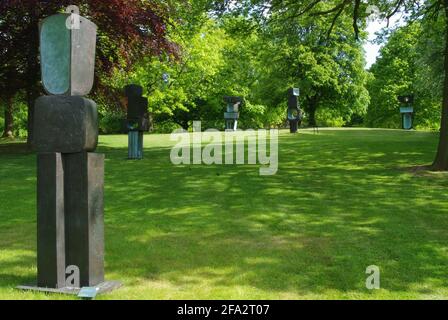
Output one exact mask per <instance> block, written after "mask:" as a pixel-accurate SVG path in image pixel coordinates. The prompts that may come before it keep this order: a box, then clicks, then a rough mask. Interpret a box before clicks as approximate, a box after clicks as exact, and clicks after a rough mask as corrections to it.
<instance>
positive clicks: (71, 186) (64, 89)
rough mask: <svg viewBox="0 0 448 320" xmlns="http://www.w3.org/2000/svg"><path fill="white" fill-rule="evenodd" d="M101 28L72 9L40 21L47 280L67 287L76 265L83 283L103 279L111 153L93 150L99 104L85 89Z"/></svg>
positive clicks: (42, 242) (39, 141)
mask: <svg viewBox="0 0 448 320" xmlns="http://www.w3.org/2000/svg"><path fill="white" fill-rule="evenodd" d="M70 8H71V9H76V10H77V8H76V7H74V6H70ZM78 12H79V11H78ZM74 21H75V22H76V23H74ZM96 30H97V27H96V25H95V24H94V23H92V22H90V21H89V20H87V19H86V18H84V17H80V16H79V15H77V13H76V12H73V11H71V12H68V13H60V14H55V15H52V16H50V17H48V18H46V19H44V20H43V21H42V22H41V23H40V47H41V48H40V53H41V68H42V83H43V86H44V88H45V90H46V92H47V93H48V94H49V95H48V96H42V97H40V98H38V99H37V100H36V104H35V120H34V128H35V140H34V145H35V149H36V151H37V285H38V287H42V288H54V289H61V288H66V287H67V286H68V284H67V274H66V273H68V272H71V271H73V270H75V271H76V272H75V271H73V272H74V274H73V277H72V280H73V284H74V285H76V286H83V287H84V286H88V287H90V286H99V285H101V284H104V223H103V215H104V204H103V193H104V191H103V189H104V155H103V154H98V153H93V151H95V149H96V147H97V144H98V119H97V106H96V104H95V102H94V101H92V100H89V99H86V98H84V97H83V95H86V94H88V93H89V92H90V90H91V89H92V85H93V76H94V64H95V46H96ZM75 278H77V279H75ZM25 289H32V288H25Z"/></svg>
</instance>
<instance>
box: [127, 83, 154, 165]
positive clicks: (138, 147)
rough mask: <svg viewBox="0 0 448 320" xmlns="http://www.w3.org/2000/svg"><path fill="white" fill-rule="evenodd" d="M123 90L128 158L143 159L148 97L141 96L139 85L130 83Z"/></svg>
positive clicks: (141, 90)
mask: <svg viewBox="0 0 448 320" xmlns="http://www.w3.org/2000/svg"><path fill="white" fill-rule="evenodd" d="M124 91H125V95H126V97H127V119H126V130H127V131H128V158H129V159H143V132H145V131H149V114H148V99H147V98H145V97H142V95H143V88H142V87H141V86H138V85H135V84H130V85H127V86H126V87H125V88H124Z"/></svg>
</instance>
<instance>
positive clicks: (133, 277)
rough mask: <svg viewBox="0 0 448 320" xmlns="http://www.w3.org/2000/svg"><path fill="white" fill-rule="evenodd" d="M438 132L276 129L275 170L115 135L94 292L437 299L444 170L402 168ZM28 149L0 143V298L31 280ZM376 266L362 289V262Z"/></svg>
mask: <svg viewBox="0 0 448 320" xmlns="http://www.w3.org/2000/svg"><path fill="white" fill-rule="evenodd" d="M436 143H437V135H436V134H435V133H429V132H415V131H413V132H404V131H399V130H367V129H351V130H322V131H321V132H320V133H319V134H313V132H312V131H301V133H299V134H297V135H291V134H289V133H288V132H286V131H281V133H280V136H279V170H278V173H277V174H276V175H274V176H260V175H259V172H258V166H257V165H212V166H207V165H191V166H190V165H181V166H174V165H172V164H171V162H170V158H169V154H170V148H171V146H172V145H173V144H174V142H170V140H169V135H147V136H145V159H144V160H142V161H127V160H125V158H126V156H127V137H126V136H125V135H117V136H101V137H100V147H99V149H98V152H103V153H105V154H106V176H105V227H106V257H105V260H106V276H107V278H108V279H111V280H122V281H123V282H124V287H123V288H121V289H119V290H117V291H115V292H113V293H110V294H107V295H104V296H100V297H99V298H100V299H108V298H111V299H339V298H341V299H411V298H422V299H434V298H436V299H437V298H445V299H447V298H448V192H447V187H448V175H447V174H440V173H439V174H435V173H419V174H415V173H412V172H411V171H410V170H409V168H410V167H412V166H416V165H422V164H428V163H430V162H431V161H432V159H433V157H434V152H435V149H436ZM35 162H36V161H35V155H33V154H26V153H23V152H22V146H21V145H20V144H13V145H11V144H5V143H4V142H3V143H2V144H0V163H1V165H0V299H8V298H12V299H55V298H56V299H58V298H61V299H62V298H67V297H64V296H59V295H45V294H34V293H24V292H21V291H18V290H16V289H14V287H15V286H17V285H20V284H27V283H29V282H32V281H33V280H34V279H35V275H36V261H35V260H36V201H35V197H36V195H35V184H36V172H35ZM369 265H377V266H379V267H380V270H381V289H379V290H367V289H366V287H365V280H366V277H367V275H366V274H365V270H366V267H367V266H369Z"/></svg>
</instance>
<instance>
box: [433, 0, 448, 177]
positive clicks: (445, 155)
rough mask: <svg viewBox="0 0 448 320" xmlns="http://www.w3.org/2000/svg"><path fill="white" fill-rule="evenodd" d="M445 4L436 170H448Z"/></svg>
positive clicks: (447, 20)
mask: <svg viewBox="0 0 448 320" xmlns="http://www.w3.org/2000/svg"><path fill="white" fill-rule="evenodd" d="M444 5H445V49H444V76H445V78H444V83H443V102H442V118H441V120H440V138H439V146H438V148H437V155H436V158H435V160H434V162H433V164H432V166H431V169H432V170H434V171H446V170H448V0H445V1H444Z"/></svg>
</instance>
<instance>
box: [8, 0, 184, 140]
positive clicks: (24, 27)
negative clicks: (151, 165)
mask: <svg viewBox="0 0 448 320" xmlns="http://www.w3.org/2000/svg"><path fill="white" fill-rule="evenodd" d="M166 3H167V2H165V1H140V0H109V1H101V0H76V1H75V0H62V1H61V0H57V1H56V0H46V1H39V0H27V1H23V0H2V1H1V2H0V55H1V57H2V60H1V62H0V66H1V67H2V70H1V71H0V80H1V81H2V84H1V85H2V86H3V87H4V86H6V85H8V82H9V81H12V80H14V79H15V80H17V85H14V86H9V85H8V86H9V88H10V90H8V91H3V90H2V92H3V93H5V92H7V93H8V95H9V94H12V93H17V92H18V91H19V90H23V91H24V92H25V93H26V101H27V105H28V143H29V145H30V144H31V142H32V136H33V130H32V123H33V111H34V109H33V105H34V101H35V99H36V98H37V97H38V96H39V95H40V94H42V89H41V87H40V85H39V81H40V70H39V60H38V53H39V38H38V23H39V21H40V20H41V19H43V18H45V17H47V16H49V15H52V14H54V13H56V12H61V11H63V10H64V8H65V7H67V6H68V5H70V4H75V5H78V6H79V7H80V11H81V14H82V15H84V16H86V17H88V18H89V19H91V20H92V21H93V22H95V23H96V24H97V25H98V30H99V33H98V44H97V64H96V67H97V69H96V70H97V71H98V72H99V73H97V76H98V75H101V74H110V72H111V71H112V70H113V68H114V67H116V66H117V65H120V66H126V65H129V64H131V63H132V62H133V61H135V60H136V59H138V58H139V57H141V56H144V55H158V54H161V53H162V52H168V53H170V54H175V53H176V51H177V47H176V45H175V44H174V43H173V42H171V41H169V40H168V38H167V36H166V29H167V25H168V24H169V23H170V22H171V21H170V15H172V10H173V6H171V5H167V4H166ZM168 3H169V4H170V2H168ZM5 66H6V68H5ZM103 78H104V77H103ZM100 79H101V77H97V81H96V85H95V89H96V90H99V89H100V88H101V87H102V85H105V83H104V82H103V83H102V82H101V81H99V80H100ZM103 87H104V86H103ZM3 98H4V99H5V98H6V99H7V98H8V97H5V94H3Z"/></svg>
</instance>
